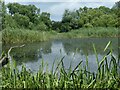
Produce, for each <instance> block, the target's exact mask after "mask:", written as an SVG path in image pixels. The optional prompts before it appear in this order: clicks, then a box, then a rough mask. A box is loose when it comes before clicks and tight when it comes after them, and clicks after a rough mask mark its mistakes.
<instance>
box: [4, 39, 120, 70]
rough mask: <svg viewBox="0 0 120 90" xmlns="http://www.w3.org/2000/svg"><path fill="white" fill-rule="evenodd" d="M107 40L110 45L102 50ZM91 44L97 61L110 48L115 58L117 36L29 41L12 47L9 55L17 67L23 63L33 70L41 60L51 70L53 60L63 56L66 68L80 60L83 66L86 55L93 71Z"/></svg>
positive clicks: (94, 64)
mask: <svg viewBox="0 0 120 90" xmlns="http://www.w3.org/2000/svg"><path fill="white" fill-rule="evenodd" d="M109 41H112V46H111V47H109V48H108V50H107V51H106V52H103V50H104V48H105V46H106V45H107V43H108V42H109ZM93 44H94V45H95V47H96V50H97V53H98V59H99V61H100V60H101V59H102V58H103V56H104V55H106V53H107V52H108V51H109V50H110V49H111V48H112V49H113V55H114V56H115V57H116V58H117V55H118V39H117V38H81V39H58V40H57V39H56V40H51V41H46V42H40V43H31V44H26V45H25V47H22V48H15V49H13V50H12V52H11V56H12V57H13V58H14V59H15V60H16V61H17V67H18V68H19V69H20V68H21V65H22V64H25V65H26V67H27V69H31V70H32V71H33V72H36V71H38V69H39V67H40V65H41V62H42V60H43V61H44V63H45V64H48V69H49V70H51V68H52V65H53V62H54V61H55V62H56V63H58V62H59V61H60V60H61V58H63V57H64V60H63V62H64V66H65V68H66V69H67V68H69V66H70V64H72V68H74V67H75V66H76V65H77V64H78V63H79V62H80V61H83V64H82V66H84V65H85V64H86V56H88V63H89V68H90V70H91V71H92V72H93V71H96V69H97V64H96V56H95V53H94V50H93ZM11 46H14V45H6V46H3V49H5V50H7V49H8V48H9V47H11ZM108 58H109V57H108Z"/></svg>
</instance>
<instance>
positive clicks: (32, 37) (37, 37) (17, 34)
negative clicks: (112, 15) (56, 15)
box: [2, 27, 119, 43]
mask: <svg viewBox="0 0 120 90" xmlns="http://www.w3.org/2000/svg"><path fill="white" fill-rule="evenodd" d="M118 31H119V30H118V29H117V28H114V27H112V28H111V27H109V28H104V27H96V28H81V29H79V30H72V31H70V32H66V33H57V32H55V31H48V32H44V31H35V30H26V29H5V30H3V37H2V38H3V39H2V40H3V42H4V43H27V42H40V41H46V40H49V39H54V38H55V39H59V38H82V37H83V38H84V37H119V35H118Z"/></svg>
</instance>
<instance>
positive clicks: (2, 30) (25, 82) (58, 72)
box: [0, 1, 120, 90]
mask: <svg viewBox="0 0 120 90" xmlns="http://www.w3.org/2000/svg"><path fill="white" fill-rule="evenodd" d="M0 7H2V9H1V10H0V15H1V16H2V18H1V17H0V23H1V21H2V23H1V24H0V39H2V40H1V41H0V45H1V44H2V46H3V49H0V50H1V51H0V54H2V55H4V54H5V53H6V52H7V51H8V50H9V48H10V47H13V46H14V45H19V44H21V43H24V44H25V47H23V49H22V48H18V51H17V49H13V51H11V53H10V54H11V58H12V61H10V62H9V63H8V64H7V65H5V67H2V69H1V70H0V87H1V88H3V89H4V88H5V89H6V88H20V89H21V88H52V89H60V88H61V89H63V88H64V89H65V88H68V89H69V88H74V89H78V88H110V89H118V90H119V89H120V55H119V52H118V51H119V49H120V46H119V44H118V37H119V32H120V31H119V28H120V17H119V16H120V1H118V2H116V3H115V5H114V6H113V7H112V8H108V7H105V6H100V7H97V8H88V7H83V8H79V9H77V10H73V11H71V10H69V9H66V10H65V11H64V14H63V16H62V20H61V21H52V20H51V19H50V13H48V12H41V11H40V9H39V8H37V7H36V6H35V5H22V4H20V3H8V4H5V3H4V2H2V1H0ZM90 37H92V39H87V38H90ZM103 37H104V38H105V39H104V38H103ZM107 37H111V38H112V39H113V38H114V37H115V41H114V40H113V41H112V39H110V40H109V41H107V43H108V44H106V41H105V40H106V39H107ZM94 38H99V40H98V39H97V42H96V43H98V46H96V45H95V44H94V42H95V41H96V39H94ZM101 38H102V40H100V39H101ZM51 40H53V42H50V41H51ZM55 40H56V41H55ZM57 40H61V41H57ZM1 42H2V43H1ZM85 42H87V43H85ZM35 43H39V44H37V45H35ZM76 43H78V44H79V45H78V44H76ZM111 43H113V44H114V45H113V46H112V45H111ZM30 44H33V45H32V46H30V47H29V45H30ZM104 44H106V46H105V47H104ZM55 45H56V46H55ZM99 45H102V48H101V47H100V48H99V49H98V50H97V47H99ZM91 47H92V48H91ZM103 47H104V49H103ZM112 47H113V48H115V49H113V48H112ZM58 48H59V50H58ZM116 48H117V49H116ZM92 50H93V52H91V51H92ZM101 50H103V52H104V53H102V54H101V53H98V51H100V52H101ZM89 51H90V53H89ZM114 51H115V52H117V53H115V52H114ZM58 54H59V55H61V56H59V55H58ZM32 55H33V56H32ZM72 56H73V57H72ZM51 57H52V58H51ZM53 57H54V59H53ZM66 57H67V58H66ZM1 58H2V57H1ZM55 58H56V59H57V60H58V62H57V60H56V59H55ZM80 58H82V59H80ZM45 59H49V62H52V60H54V62H52V63H51V64H50V66H51V69H50V68H49V63H46V62H45ZM72 59H73V62H76V63H77V64H74V63H73V62H72V61H71V62H70V64H69V65H66V64H65V63H68V61H70V60H72ZM89 59H90V60H89ZM30 60H32V61H30ZM66 60H67V62H66ZM18 61H19V62H20V64H22V66H21V65H18ZM27 61H30V62H28V63H29V64H26V65H25V63H24V62H27ZM34 61H35V62H36V63H35V62H34ZM38 61H40V62H38ZM44 62H45V63H44ZM93 62H94V63H93ZM72 64H74V65H72ZM29 65H30V66H32V69H33V66H39V67H37V70H36V71H37V72H35V71H34V70H31V69H29V68H28V67H29ZM66 66H67V67H66ZM72 66H74V67H72ZM91 66H94V67H93V68H96V70H93V71H91V70H90V68H91Z"/></svg>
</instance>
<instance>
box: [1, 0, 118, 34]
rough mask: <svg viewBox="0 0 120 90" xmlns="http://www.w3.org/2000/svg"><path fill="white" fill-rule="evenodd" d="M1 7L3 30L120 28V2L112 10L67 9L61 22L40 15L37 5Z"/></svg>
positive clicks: (47, 15) (63, 30) (99, 8)
mask: <svg viewBox="0 0 120 90" xmlns="http://www.w3.org/2000/svg"><path fill="white" fill-rule="evenodd" d="M1 5H2V6H3V8H2V12H3V13H1V11H0V14H1V15H2V16H3V19H2V22H3V24H2V26H3V29H4V28H8V27H9V28H26V29H31V30H40V31H49V30H55V31H57V32H68V31H70V30H75V29H79V28H83V27H85V28H92V27H119V26H120V22H119V21H120V17H119V16H120V1H118V2H116V3H115V5H114V6H113V8H111V9H110V8H108V7H105V6H100V7H98V8H88V7H83V8H79V9H78V10H73V11H71V10H69V9H66V10H65V11H64V14H63V16H62V20H61V21H52V20H51V19H50V13H48V12H41V13H40V9H39V8H37V7H36V6H35V5H21V4H19V3H9V4H7V5H4V3H1ZM7 10H8V11H7ZM0 20H1V18H0Z"/></svg>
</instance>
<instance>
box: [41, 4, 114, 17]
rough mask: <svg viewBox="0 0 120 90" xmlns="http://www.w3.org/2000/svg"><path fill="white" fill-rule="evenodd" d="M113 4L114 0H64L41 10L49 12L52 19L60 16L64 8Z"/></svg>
mask: <svg viewBox="0 0 120 90" xmlns="http://www.w3.org/2000/svg"><path fill="white" fill-rule="evenodd" d="M44 4H45V3H44ZM113 5H114V2H64V3H56V4H53V5H51V6H49V7H48V8H46V9H44V10H43V11H44V12H49V13H50V14H51V17H52V18H53V19H54V17H62V15H63V13H64V11H65V9H69V10H74V9H79V8H80V7H84V6H87V7H92V8H96V7H99V6H107V7H110V8H111V7H112V6H113ZM52 18H51V19H52Z"/></svg>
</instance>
